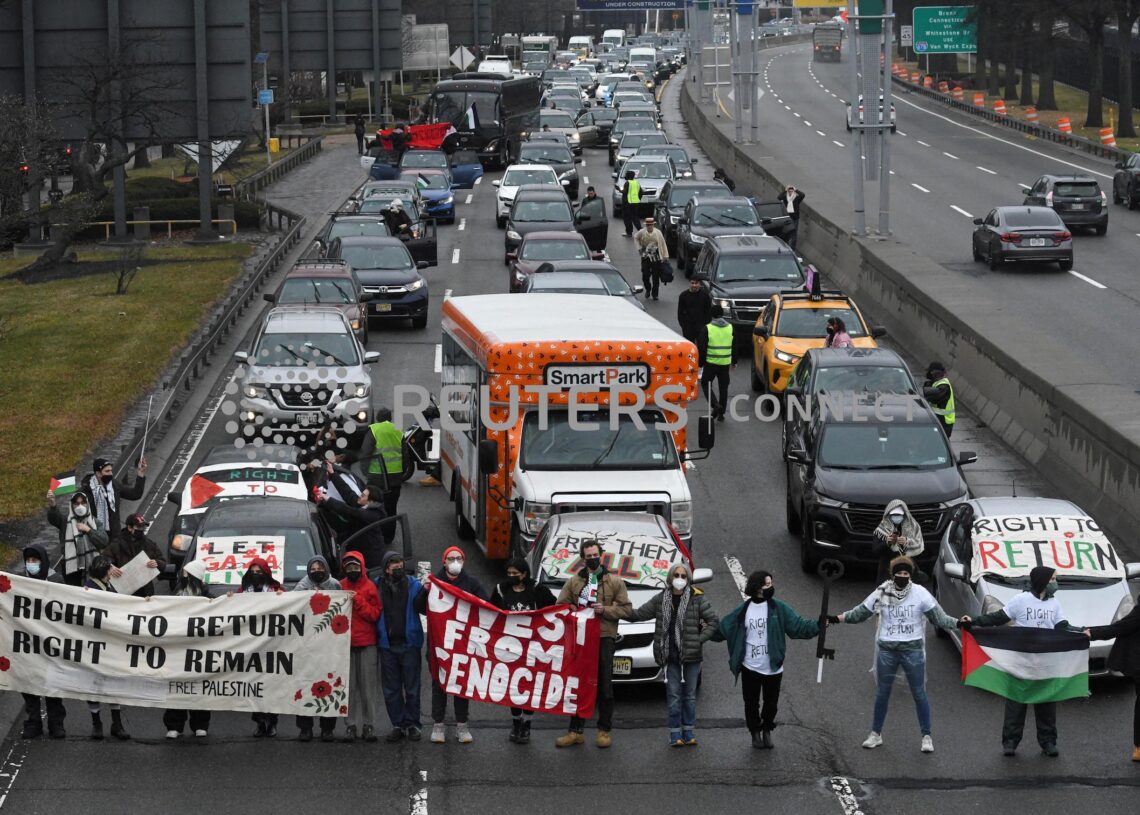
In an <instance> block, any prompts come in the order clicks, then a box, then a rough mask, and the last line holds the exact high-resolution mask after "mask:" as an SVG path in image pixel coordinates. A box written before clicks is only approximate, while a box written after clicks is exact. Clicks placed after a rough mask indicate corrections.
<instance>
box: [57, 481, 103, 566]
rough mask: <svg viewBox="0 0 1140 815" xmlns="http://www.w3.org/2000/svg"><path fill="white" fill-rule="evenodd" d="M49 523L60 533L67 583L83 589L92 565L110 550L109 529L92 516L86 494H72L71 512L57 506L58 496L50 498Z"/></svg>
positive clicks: (62, 564)
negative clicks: (108, 546)
mask: <svg viewBox="0 0 1140 815" xmlns="http://www.w3.org/2000/svg"><path fill="white" fill-rule="evenodd" d="M47 519H48V523H50V524H51V525H52V526H54V527H55V528H56V529H58V530H59V548H60V551H61V552H62V553H63V554H62V560H61V568H60V571H62V572H63V580H64V582H65V583H67V584H68V585H71V586H82V585H83V582H84V580H86V579H87V570H88V569H89V568H90V567H91V563H92V562H93V561H94V560H95V558H96V557H97V556H98V555H99V553H100V552H101V551H102V550H103V549H104V548H106V546H107V544H108V541H109V538H108V535H107V527H105V526H104V525H103V524H102V523H101V522H100V521H99V519H98V518H96V517H94V516H93V514H92V512H91V503H90V501H89V500H88V498H87V495H86V494H85V493H82V492H75V493H72V494H71V501H70V502H69V505H68V509H67V512H63V511H61V510H60V508H59V507H58V506H56V502H55V493H54V492H51V491H50V490H49V491H48V494H47Z"/></svg>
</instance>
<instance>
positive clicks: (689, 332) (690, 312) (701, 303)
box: [677, 275, 713, 361]
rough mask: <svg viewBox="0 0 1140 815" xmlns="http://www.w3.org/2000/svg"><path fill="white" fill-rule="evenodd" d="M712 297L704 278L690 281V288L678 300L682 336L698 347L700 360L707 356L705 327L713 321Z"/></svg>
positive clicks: (678, 319) (678, 317)
mask: <svg viewBox="0 0 1140 815" xmlns="http://www.w3.org/2000/svg"><path fill="white" fill-rule="evenodd" d="M712 307H713V302H712V296H711V295H710V294H709V290H708V289H706V288H705V284H704V276H703V275H701V276H697V277H692V278H690V279H689V288H688V289H687V290H685V291H683V292H681V295H680V296H679V297H678V298H677V323H678V324H679V325H680V326H681V336H683V337H684V338H685V339H687V340H688V341H689V342H691V343H693V344H694V345H695V346H697V351H698V352H700V359H701V360H702V361H703V360H704V356H705V340H706V339H707V333H708V332H706V331H705V326H707V325H708V324H709V322H710V321H711V320H712Z"/></svg>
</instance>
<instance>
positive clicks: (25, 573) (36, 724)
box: [13, 543, 67, 739]
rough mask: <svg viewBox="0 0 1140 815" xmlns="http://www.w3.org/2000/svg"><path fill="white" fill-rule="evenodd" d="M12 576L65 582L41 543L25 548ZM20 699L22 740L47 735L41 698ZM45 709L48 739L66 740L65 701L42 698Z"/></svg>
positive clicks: (28, 696) (32, 695)
mask: <svg viewBox="0 0 1140 815" xmlns="http://www.w3.org/2000/svg"><path fill="white" fill-rule="evenodd" d="M13 574H16V575H19V576H21V577H26V578H28V579H30V580H43V581H45V582H47V583H62V582H63V578H62V577H60V576H59V575H58V574H56V572H55V570H54V569H52V568H51V564H50V563H49V561H48V556H47V550H46V549H44V548H43V547H42V546H40V545H39V544H38V543H33V544H30V545H28V546H25V547H24V560H23V566H21V567H18V568H17V569H16V571H14V572H13ZM20 695H21V696H23V697H24V711H25V712H26V713H27V714H28V718H27V719H26V720H25V721H24V729H23V731H22V732H21V733H20V738H22V739H38V738H39V737H40V736H42V735H43V734H44V721H43V714H42V712H41V710H40V697H39V696H37V695H36V694H34V693H21V694H20ZM43 706H44V707H46V708H47V720H48V735H49V736H51V737H52V738H53V739H63V738H67V732H66V731H65V730H64V729H63V720H64V719H66V718H67V710H66V708H64V706H63V700H62V699H57V698H55V697H54V696H45V697H43Z"/></svg>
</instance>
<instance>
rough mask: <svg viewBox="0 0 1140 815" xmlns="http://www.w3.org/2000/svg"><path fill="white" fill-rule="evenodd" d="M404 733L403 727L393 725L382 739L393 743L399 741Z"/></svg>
mask: <svg viewBox="0 0 1140 815" xmlns="http://www.w3.org/2000/svg"><path fill="white" fill-rule="evenodd" d="M406 735H407V734H406V733H404V730H403V728H400V727H393V728H392V732H391V733H389V734H388V735H387V736H385V737H384V741H386V742H388V743H389V744H394V743H395V742H398V741H401V740H402V739H403V738H404V737H405V736H406Z"/></svg>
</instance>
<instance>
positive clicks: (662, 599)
mask: <svg viewBox="0 0 1140 815" xmlns="http://www.w3.org/2000/svg"><path fill="white" fill-rule="evenodd" d="M621 614H622V616H623V618H624V619H626V620H630V621H633V622H642V621H645V620H655V621H656V627H655V628H654V629H653V660H654V661H655V662H656V663H657V664H658V665H660V666H662V667H664V668H665V699H666V704H667V706H668V710H669V743H670V744H671V745H673V746H674V747H683V746H685V745H690V746H694V745H696V743H697V737H696V734H695V733H694V728H695V727H696V724H697V685H698V683H699V682H700V679H701V659H702V653H701V652H702V647H703V646H704V644H705V642H707V641H708V640H709V639H710V638H711V637H712V635H713V634H714V633H715V632H716V627H717V624H718V623H719V622H720V619H719V618H718V617H717V616H716V612H715V611H713V607H712V604H710V603H709V600H708V598H707V597H706V596H705V593H704V592H703V591H701V590H700V589H698V588H696V587H695V586H694V585H693V576H692V574H690V573H689V567H688V566H686V565H685V564H684V563H678V564H676V565H674V566H673V568H672V569H670V570H669V585H668V586H667V587H666V588H665V589H664V590H662V591H661V592H660V593H658V594H656V595H654V596H653V597H652V598H651V599H650V600H649V601H648V602H647V603H644V604H643V605H642V606H640V607H639V608H636V609H635V608H629V609H624V610H623V611H622V612H621Z"/></svg>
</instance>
